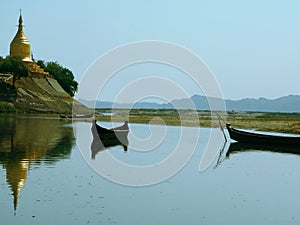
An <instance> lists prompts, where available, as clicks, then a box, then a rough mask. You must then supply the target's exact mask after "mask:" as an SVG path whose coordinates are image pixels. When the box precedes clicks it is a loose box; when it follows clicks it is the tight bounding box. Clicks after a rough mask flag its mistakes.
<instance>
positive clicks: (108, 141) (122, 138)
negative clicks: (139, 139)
mask: <svg viewBox="0 0 300 225" xmlns="http://www.w3.org/2000/svg"><path fill="white" fill-rule="evenodd" d="M128 133H129V127H128V123H127V122H125V123H124V124H123V125H122V126H119V127H115V128H112V129H107V128H104V127H101V126H99V125H98V124H97V123H96V121H93V125H92V134H93V142H92V145H91V151H92V159H95V156H96V154H97V153H98V152H100V151H103V150H105V149H106V148H109V147H113V146H117V145H121V146H123V148H124V151H127V146H128V137H127V136H128Z"/></svg>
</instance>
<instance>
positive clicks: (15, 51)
mask: <svg viewBox="0 0 300 225" xmlns="http://www.w3.org/2000/svg"><path fill="white" fill-rule="evenodd" d="M18 27H19V28H18V32H17V33H16V35H15V37H14V39H13V40H12V42H11V43H10V56H16V57H19V58H21V59H22V61H26V62H32V60H31V57H30V44H29V41H28V39H27V37H26V36H25V34H24V32H23V19H22V14H21V10H20V17H19V26H18Z"/></svg>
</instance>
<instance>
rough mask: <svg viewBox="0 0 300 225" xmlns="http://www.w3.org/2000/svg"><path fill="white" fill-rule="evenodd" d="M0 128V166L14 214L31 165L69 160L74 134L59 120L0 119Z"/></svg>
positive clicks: (9, 117) (4, 117)
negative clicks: (10, 197)
mask: <svg viewBox="0 0 300 225" xmlns="http://www.w3.org/2000/svg"><path fill="white" fill-rule="evenodd" d="M0 127H1V128H2V130H1V132H0V165H2V166H3V168H4V169H5V170H6V181H7V184H8V185H9V187H10V189H11V193H12V195H13V205H14V211H15V213H16V209H17V207H18V197H19V194H20V191H21V189H22V188H23V186H24V184H25V181H26V179H27V171H28V170H29V168H30V165H31V164H32V163H35V162H41V161H44V160H45V161H46V162H47V164H53V163H55V162H57V161H59V160H62V159H64V158H66V157H69V155H70V153H71V149H72V146H73V144H74V139H73V130H72V127H65V126H63V124H62V123H61V121H60V120H53V119H37V118H30V119H29V118H16V117H12V116H7V117H6V116H3V117H0ZM45 128H47V129H45Z"/></svg>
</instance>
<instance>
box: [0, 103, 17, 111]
mask: <svg viewBox="0 0 300 225" xmlns="http://www.w3.org/2000/svg"><path fill="white" fill-rule="evenodd" d="M12 112H16V108H15V106H14V104H12V103H9V102H0V113H12Z"/></svg>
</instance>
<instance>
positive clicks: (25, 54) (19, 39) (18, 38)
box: [9, 10, 51, 77]
mask: <svg viewBox="0 0 300 225" xmlns="http://www.w3.org/2000/svg"><path fill="white" fill-rule="evenodd" d="M9 53H10V56H15V57H18V58H21V59H22V61H23V62H24V63H25V64H26V65H27V66H28V68H29V71H30V73H31V74H32V75H36V76H43V77H45V76H51V75H50V74H49V73H48V72H45V71H44V70H43V69H42V68H41V67H40V66H39V65H37V64H36V63H35V62H34V61H33V60H32V59H31V54H30V53H31V51H30V44H29V41H28V39H27V37H26V36H25V34H24V32H23V18H22V14H21V10H20V17H19V25H18V31H17V33H16V35H15V37H14V39H13V40H12V42H11V43H10V52H9Z"/></svg>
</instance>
